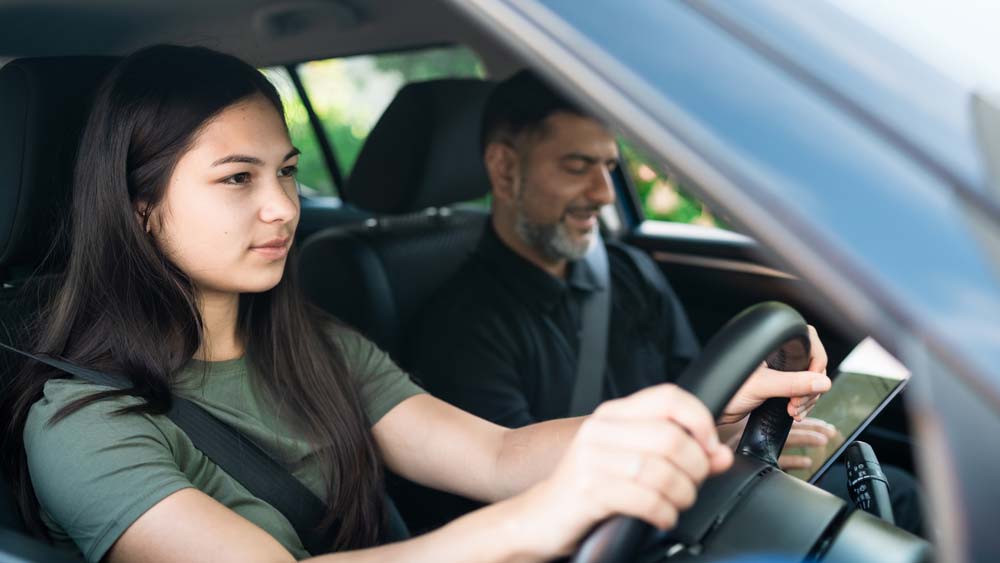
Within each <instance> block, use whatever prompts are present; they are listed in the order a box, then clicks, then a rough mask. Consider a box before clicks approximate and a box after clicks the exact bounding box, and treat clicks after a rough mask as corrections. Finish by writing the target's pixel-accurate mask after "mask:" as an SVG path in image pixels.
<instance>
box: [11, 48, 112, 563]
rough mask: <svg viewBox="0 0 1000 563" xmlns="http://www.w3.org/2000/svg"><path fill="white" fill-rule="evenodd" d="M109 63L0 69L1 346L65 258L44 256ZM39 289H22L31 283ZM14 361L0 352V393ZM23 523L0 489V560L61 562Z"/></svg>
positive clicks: (28, 62) (79, 60)
mask: <svg viewBox="0 0 1000 563" xmlns="http://www.w3.org/2000/svg"><path fill="white" fill-rule="evenodd" d="M114 63H115V59H114V58H111V57H60V58H39V59H20V60H15V61H13V62H11V63H8V64H7V65H5V66H4V67H3V68H0V340H3V341H4V342H6V343H14V344H15V345H23V344H24V342H23V339H24V335H25V333H24V330H23V325H24V324H25V323H26V322H29V321H30V320H32V319H33V318H34V316H35V313H36V312H37V310H38V308H39V305H40V303H42V302H43V301H45V300H46V299H47V291H48V287H47V286H48V285H50V284H46V283H45V282H46V281H51V276H48V275H46V274H47V273H50V272H56V271H58V270H59V269H61V266H62V263H63V262H64V256H61V255H60V254H61V253H60V252H59V251H58V250H57V251H56V252H55V253H54V254H53V255H50V256H48V257H47V258H46V254H47V252H48V250H49V248H50V247H51V245H52V242H53V241H54V238H55V234H56V228H57V227H58V226H59V225H60V224H61V223H62V222H63V221H65V219H66V218H67V216H68V214H69V209H68V199H69V198H68V196H69V186H70V185H71V183H72V181H71V178H72V163H73V160H74V155H75V153H76V147H77V143H78V141H79V137H80V133H81V131H82V128H83V125H84V122H85V120H86V116H87V110H88V108H89V105H90V104H89V102H90V98H91V97H92V95H93V93H94V91H95V90H96V88H97V86H98V84H99V82H100V80H101V79H102V78H103V77H104V76H105V75H106V74H107V72H108V71H109V70H110V69H111V67H112V66H113V65H114ZM32 276H34V277H33V280H34V281H35V282H37V283H28V284H26V283H25V280H26V279H28V278H29V277H32ZM20 363H21V362H20V360H19V359H15V358H13V357H12V355H11V354H9V353H7V352H5V351H2V350H0V389H3V388H4V387H3V384H4V383H5V382H6V381H7V378H8V377H10V375H11V372H12V370H13V369H15V368H16V366H19V365H20ZM16 531H23V524H22V522H21V517H20V515H19V513H18V511H17V508H16V505H15V504H14V500H13V497H12V495H11V494H10V491H9V489H8V487H7V484H6V482H5V481H4V482H2V483H0V559H3V560H7V559H6V556H14V557H15V558H17V557H28V558H30V559H31V560H38V561H41V560H46V561H61V560H65V559H64V557H65V556H63V555H61V554H58V553H55V552H50V550H48V549H46V546H44V545H41V544H39V543H37V542H33V541H32V540H29V539H27V538H25V537H24V536H21V535H19V534H17V533H16ZM17 560H19V559H17Z"/></svg>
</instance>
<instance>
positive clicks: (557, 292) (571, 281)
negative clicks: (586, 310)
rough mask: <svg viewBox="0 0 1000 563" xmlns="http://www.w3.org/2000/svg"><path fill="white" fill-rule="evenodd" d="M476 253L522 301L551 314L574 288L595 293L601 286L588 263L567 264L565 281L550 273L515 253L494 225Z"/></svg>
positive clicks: (577, 261) (484, 235) (488, 228)
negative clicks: (498, 233) (501, 237)
mask: <svg viewBox="0 0 1000 563" xmlns="http://www.w3.org/2000/svg"><path fill="white" fill-rule="evenodd" d="M476 251H477V253H478V255H479V256H480V258H481V259H482V260H483V261H484V262H485V264H486V265H487V267H488V268H489V269H490V270H491V272H492V273H493V274H494V275H495V276H497V278H498V279H500V280H501V281H502V282H503V283H504V285H506V286H507V287H509V288H510V289H511V290H512V291H513V292H514V294H515V296H516V297H517V298H518V299H519V300H521V301H523V302H525V303H528V304H530V305H534V306H537V307H539V308H541V309H542V310H543V311H550V310H551V309H552V308H553V307H555V306H556V305H558V303H559V301H560V300H561V299H562V298H563V295H564V294H565V293H566V292H567V291H568V290H569V289H570V288H572V289H573V290H578V291H580V292H583V293H591V292H594V291H596V290H597V289H599V288H600V286H601V284H600V283H599V282H598V281H597V276H596V275H595V274H594V272H593V270H591V268H590V265H589V264H587V262H586V261H585V260H574V261H572V262H570V263H569V264H567V269H566V279H565V280H562V279H559V278H557V277H555V276H553V275H552V274H549V273H548V272H546V271H545V270H543V269H541V268H539V267H538V266H536V265H535V264H533V263H531V262H530V261H528V260H527V259H526V258H524V257H523V256H521V255H520V254H518V253H517V252H514V251H513V250H511V248H510V247H508V246H507V245H506V244H505V243H504V242H503V240H501V239H500V237H499V235H497V233H496V230H494V228H493V224H492V222H489V223H488V224H487V226H486V229H485V231H484V232H483V237H482V239H480V241H479V245H478V247H477V250H476Z"/></svg>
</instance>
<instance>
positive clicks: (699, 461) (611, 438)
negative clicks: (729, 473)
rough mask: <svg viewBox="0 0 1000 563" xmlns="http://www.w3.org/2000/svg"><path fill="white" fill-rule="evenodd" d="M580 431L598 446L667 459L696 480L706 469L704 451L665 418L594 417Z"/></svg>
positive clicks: (706, 471)
mask: <svg viewBox="0 0 1000 563" xmlns="http://www.w3.org/2000/svg"><path fill="white" fill-rule="evenodd" d="M581 433H582V434H583V439H584V440H586V441H587V442H588V443H591V444H593V445H594V446H596V447H599V448H604V449H611V450H625V451H628V452H631V453H632V454H633V455H635V454H641V455H647V456H652V457H656V458H660V459H664V460H669V461H670V462H671V463H673V464H674V465H676V466H677V467H678V468H680V469H681V470H682V471H684V472H685V473H686V474H687V475H688V476H689V478H690V479H692V480H693V481H694V482H696V483H700V482H701V481H702V480H704V479H705V477H707V476H708V473H709V470H710V464H709V457H708V454H707V452H705V451H704V449H703V448H702V447H701V445H700V444H699V443H698V442H696V441H695V440H694V438H692V437H691V436H690V435H689V434H688V433H687V432H685V431H684V429H682V428H681V427H679V426H678V425H676V424H674V423H673V422H671V421H669V420H619V419H602V418H594V419H592V420H588V421H587V422H586V425H585V428H584V429H582V430H581Z"/></svg>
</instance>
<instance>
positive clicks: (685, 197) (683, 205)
mask: <svg viewBox="0 0 1000 563" xmlns="http://www.w3.org/2000/svg"><path fill="white" fill-rule="evenodd" d="M619 146H620V147H621V150H622V157H623V158H624V160H625V163H626V167H627V169H628V170H627V172H628V174H629V176H630V177H631V178H632V184H633V185H634V186H635V188H636V191H637V192H638V195H639V201H640V202H641V203H642V211H643V215H644V216H645V218H646V219H653V220H657V221H671V222H674V223H693V224H696V225H704V226H706V227H719V228H727V227H726V225H725V224H724V223H723V222H722V221H721V220H719V219H718V218H716V217H714V216H713V215H712V213H711V212H710V211H709V210H708V208H707V207H705V205H704V204H703V203H701V202H700V201H698V199H696V198H695V197H694V196H692V195H691V194H689V193H688V192H687V191H686V190H685V189H684V187H683V186H682V185H681V183H680V181H679V180H678V178H677V177H676V176H675V175H673V174H670V173H666V172H664V171H662V170H661V169H659V168H658V167H656V166H654V165H653V164H652V160H651V159H649V158H648V157H646V156H645V155H644V154H643V153H642V152H641V151H640V150H639V149H637V148H636V147H634V146H633V145H631V144H630V143H629V142H628V141H626V140H624V139H619Z"/></svg>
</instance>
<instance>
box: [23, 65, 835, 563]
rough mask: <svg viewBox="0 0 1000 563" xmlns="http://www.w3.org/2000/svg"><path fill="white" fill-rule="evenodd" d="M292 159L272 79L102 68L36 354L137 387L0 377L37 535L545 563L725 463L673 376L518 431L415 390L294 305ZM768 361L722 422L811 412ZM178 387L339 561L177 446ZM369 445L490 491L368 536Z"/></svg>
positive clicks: (805, 377)
mask: <svg viewBox="0 0 1000 563" xmlns="http://www.w3.org/2000/svg"><path fill="white" fill-rule="evenodd" d="M297 154H298V151H297V150H296V149H295V148H294V147H293V146H292V145H291V142H290V140H289V136H288V131H287V129H286V127H285V123H284V120H283V112H282V106H281V102H280V99H279V98H278V95H277V93H276V91H275V89H274V88H273V86H272V85H271V84H269V83H268V82H267V80H266V79H265V78H264V77H263V76H262V75H261V74H260V73H259V72H257V71H256V70H255V69H254V68H253V67H251V66H249V65H247V64H246V63H243V62H242V61H239V60H238V59H235V58H233V57H230V56H227V55H223V54H219V53H216V52H212V51H209V50H207V49H203V48H187V47H172V46H159V47H151V48H147V49H144V50H142V51H139V52H137V53H135V54H133V55H132V56H130V57H128V58H126V59H125V60H123V61H122V62H121V63H120V64H119V65H118V66H117V67H116V69H115V70H114V71H113V72H112V74H111V75H110V76H109V77H108V79H107V80H106V81H105V83H104V85H103V86H102V88H101V90H100V91H99V93H98V95H97V98H96V101H95V106H94V108H93V110H92V114H91V116H90V119H89V122H88V124H87V126H86V129H85V132H84V135H83V139H82V141H81V145H80V151H79V155H78V157H77V165H76V175H75V185H74V201H73V212H72V230H71V234H72V239H71V240H72V252H71V255H70V260H69V264H68V267H67V269H66V272H65V279H64V280H63V281H62V284H61V289H60V290H59V291H58V292H57V294H56V295H55V297H54V299H53V300H52V303H51V304H50V306H49V307H48V309H47V310H46V311H45V312H44V314H43V317H42V322H41V324H40V326H41V329H40V330H39V332H38V334H37V336H36V340H35V343H34V349H35V350H36V351H38V352H41V353H45V354H50V355H52V356H56V357H61V358H64V359H67V360H68V361H70V362H73V363H75V364H78V365H83V366H90V367H93V368H96V369H99V370H102V371H106V372H112V373H118V374H124V375H125V376H127V377H128V379H129V380H130V381H131V384H132V386H133V387H132V388H130V389H128V390H124V391H121V390H114V389H109V388H104V387H100V386H96V385H93V384H89V383H85V382H82V381H80V380H75V379H72V378H70V377H68V376H67V375H66V374H63V373H60V372H57V371H53V370H51V369H49V368H47V367H46V366H44V365H39V364H37V363H34V362H30V363H29V364H27V365H26V366H25V368H24V369H23V370H22V372H21V373H20V375H19V377H18V378H17V380H16V382H15V385H14V387H12V388H10V389H9V390H8V392H7V393H6V396H7V397H8V404H7V405H6V409H7V412H8V413H9V417H10V418H9V420H10V423H9V427H8V429H7V432H5V436H7V437H8V442H7V443H6V444H5V455H4V460H5V464H6V470H7V473H8V475H9V478H10V479H11V481H12V483H13V485H14V487H15V492H16V493H17V496H18V499H19V502H20V505H21V508H22V512H23V514H24V516H25V519H26V521H27V522H28V523H29V525H30V526H31V527H32V528H33V529H34V530H35V531H36V532H38V533H40V534H44V535H47V536H48V537H50V538H51V539H52V540H53V541H54V542H55V543H57V544H60V545H65V546H66V547H67V549H73V550H78V551H79V552H80V553H82V554H83V555H84V556H85V557H86V558H87V559H88V560H91V561H98V560H108V561H112V562H115V561H152V560H155V561H197V560H211V561H230V560H231V561H241V562H245V561H286V560H292V559H293V558H298V559H302V558H307V557H309V556H310V555H313V556H317V558H318V559H322V560H330V561H350V560H356V561H367V560H372V561H375V560H379V561H381V560H397V559H406V560H409V561H413V560H428V561H431V560H433V561H444V560H454V561H469V560H473V559H474V560H478V561H502V560H509V559H535V560H540V559H547V558H552V557H556V556H559V555H564V554H566V553H568V552H569V551H571V549H572V548H573V546H574V545H575V544H576V542H577V541H578V540H579V539H580V538H581V536H582V535H583V534H584V533H585V532H586V531H587V530H588V529H590V528H591V527H592V526H593V525H594V524H595V523H596V522H598V521H600V520H602V519H604V518H607V517H609V516H611V515H613V514H616V513H620V514H627V515H631V516H635V517H638V518H642V519H644V520H646V521H649V522H651V523H653V524H655V525H657V526H659V527H661V528H666V527H669V526H671V525H672V524H673V523H674V521H675V520H676V517H677V513H678V511H679V510H683V509H684V508H686V507H688V506H690V505H691V504H692V502H693V501H694V498H695V491H696V487H697V486H698V484H699V483H700V482H701V481H702V480H703V479H704V478H705V477H706V476H707V475H709V474H712V473H717V472H719V471H722V470H724V469H725V468H726V467H728V465H729V464H730V462H731V459H732V454H731V452H730V451H729V450H728V449H727V448H726V447H724V446H721V445H720V442H719V440H718V437H717V432H716V428H715V426H714V422H713V420H712V419H711V417H710V415H709V413H708V411H707V410H706V409H705V408H704V406H703V405H702V404H701V403H699V402H698V401H697V400H696V399H694V398H693V397H692V396H691V395H689V394H687V393H685V392H683V391H681V390H679V389H678V388H676V387H674V386H671V385H662V386H657V387H653V388H650V389H647V390H645V391H643V392H640V393H637V394H636V395H633V396H631V397H628V398H625V399H622V400H618V401H612V402H609V403H606V404H605V405H603V406H602V407H601V408H600V409H599V410H598V412H597V413H595V414H594V415H593V416H591V417H589V418H588V419H587V420H586V422H584V420H583V419H572V420H562V421H553V422H548V423H543V424H538V425H535V426H531V427H528V428H524V429H519V430H508V429H505V428H501V427H498V426H495V425H492V424H490V423H487V422H485V421H483V420H480V419H478V418H475V417H473V416H471V415H468V414H466V413H463V412H461V411H459V410H457V409H455V408H453V407H450V406H449V405H447V404H445V403H443V402H441V401H438V400H436V399H434V398H433V397H430V396H429V395H427V394H425V393H423V392H422V391H421V390H420V389H419V388H418V387H416V386H415V385H414V384H413V383H412V382H411V381H410V380H409V379H408V378H407V376H406V375H405V374H403V373H402V372H401V371H400V370H399V369H398V368H397V367H396V366H395V365H394V364H393V363H392V362H391V361H390V360H389V359H388V357H387V356H386V355H385V354H384V353H382V352H381V351H379V350H378V349H377V348H375V347H374V346H373V345H372V344H371V343H369V342H368V341H366V340H365V339H364V338H362V337H361V336H359V335H358V334H356V333H354V332H352V331H351V330H349V329H347V328H345V327H342V326H340V325H338V324H337V323H336V322H335V321H334V320H333V319H331V318H329V317H327V316H325V315H323V314H322V313H320V312H318V311H317V310H315V309H313V308H311V307H309V306H308V305H306V304H305V303H304V302H303V300H302V297H301V296H300V294H299V292H298V290H297V288H296V285H295V280H294V272H295V268H294V267H293V261H292V259H291V258H290V256H291V254H292V253H293V251H294V247H293V245H292V241H293V236H294V234H295V228H296V224H297V221H298V218H299V201H298V196H297V192H296V183H295V167H296V162H297V160H298V156H297ZM819 349H821V347H819ZM817 362H818V363H815V362H814V364H815V365H814V367H816V369H817V371H822V369H823V368H824V367H825V357H823V358H820V359H818V360H817ZM820 364H822V365H820ZM755 379H756V378H752V379H751V383H753V382H754V380H755ZM781 379H782V381H783V383H782V385H784V387H782V388H781V389H777V390H776V389H774V384H773V383H770V384H768V386H764V385H757V386H756V387H754V385H751V384H748V385H747V386H746V387H744V390H743V391H741V393H740V395H739V396H738V397H737V400H734V402H733V403H732V406H731V408H730V409H729V411H728V412H727V416H728V418H729V419H732V420H736V419H739V418H741V417H742V416H743V415H745V414H746V413H747V412H749V410H751V409H752V408H753V407H754V406H756V405H757V404H759V403H760V402H761V400H762V399H763V398H764V397H765V396H776V395H782V396H788V397H793V398H792V400H791V401H790V405H789V409H790V412H794V413H800V412H804V411H806V410H808V408H809V407H810V406H811V404H812V403H813V402H814V401H815V398H816V392H817V391H822V390H824V389H825V388H826V387H827V386H828V385H829V381H828V380H827V379H826V377H825V376H823V375H821V374H819V373H808V372H804V373H802V374H793V376H791V377H784V378H781ZM813 384H816V387H815V388H814V387H813ZM764 387H767V388H766V389H765V388H764ZM173 395H178V396H183V397H185V398H188V399H190V400H192V401H195V402H196V403H198V404H199V405H201V406H202V407H203V408H205V409H206V410H208V411H209V412H211V413H212V414H214V415H215V416H217V417H219V418H220V419H222V420H223V421H224V422H226V423H228V424H230V425H232V426H233V427H236V428H238V429H239V430H241V431H242V432H243V433H245V434H247V435H248V436H250V437H252V438H253V439H254V440H255V441H256V442H257V443H258V444H259V445H261V447H263V448H264V449H265V450H267V451H268V452H269V453H270V454H271V455H272V456H274V457H277V458H278V459H280V460H282V461H283V462H285V465H286V467H287V468H288V469H289V470H290V471H291V472H292V473H293V474H294V475H295V477H297V478H299V479H300V480H301V481H302V482H303V483H304V484H305V485H306V486H307V487H308V488H309V489H311V490H312V491H313V492H314V493H315V494H316V495H318V496H319V497H320V498H322V499H325V501H326V504H327V508H328V514H327V519H326V521H325V522H324V525H329V524H331V522H333V521H334V520H337V521H338V523H339V528H338V530H339V531H338V532H337V533H336V534H335V537H332V538H331V542H330V546H329V551H330V552H331V553H330V554H328V555H322V554H319V553H313V554H310V553H307V552H306V550H305V549H304V548H303V545H302V543H301V541H300V540H299V538H298V537H297V536H296V534H295V531H294V529H292V527H291V525H290V524H289V522H288V520H286V519H285V517H284V516H283V515H282V514H280V513H279V512H277V511H276V510H275V509H274V508H272V507H271V506H270V505H268V504H266V503H264V502H263V501H261V500H260V499H257V498H255V497H253V496H252V495H251V494H250V493H249V492H248V491H247V490H246V489H244V488H243V487H242V486H241V485H240V484H239V483H238V482H236V481H235V480H234V479H232V478H231V477H230V476H229V475H227V474H226V473H225V472H224V471H222V470H221V469H219V468H218V467H217V466H215V465H214V464H213V463H212V462H211V461H210V460H208V459H207V458H206V457H205V456H204V455H202V454H201V452H199V451H198V450H197V449H196V448H195V447H194V446H193V445H192V444H191V442H190V440H189V439H188V437H187V436H186V435H185V434H184V433H183V432H182V431H181V430H180V429H179V428H178V427H177V426H175V425H174V424H173V423H172V422H171V421H170V420H169V419H167V418H166V417H165V416H164V415H163V413H164V412H165V411H166V410H167V408H168V407H169V404H170V401H171V396H173ZM21 436H23V442H22V441H21V440H18V439H17V437H21ZM9 437H14V438H13V439H11V438H9ZM383 463H385V464H386V465H387V466H388V467H390V468H391V469H392V470H393V471H396V472H398V473H399V474H401V475H403V476H405V477H407V478H409V479H411V480H414V481H416V482H419V483H422V484H425V485H428V486H431V487H436V488H440V489H443V490H446V491H450V492H454V493H457V494H462V495H465V496H468V497H472V498H475V499H480V500H483V501H487V502H493V503H494V504H492V505H490V506H488V507H487V508H485V509H483V510H480V511H478V512H474V513H472V514H469V515H467V516H465V517H463V518H461V519H459V520H456V521H454V522H452V523H451V524H449V525H448V526H445V527H444V528H442V529H440V530H437V531H435V532H432V533H429V534H427V535H424V536H421V537H418V538H414V539H411V540H407V541H402V542H399V543H395V544H390V545H383V546H377V545H376V544H377V538H378V537H379V528H380V526H381V525H382V522H383V510H384V509H383V504H382V502H381V499H382V470H381V466H382V464H383ZM333 552H336V553H333Z"/></svg>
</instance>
